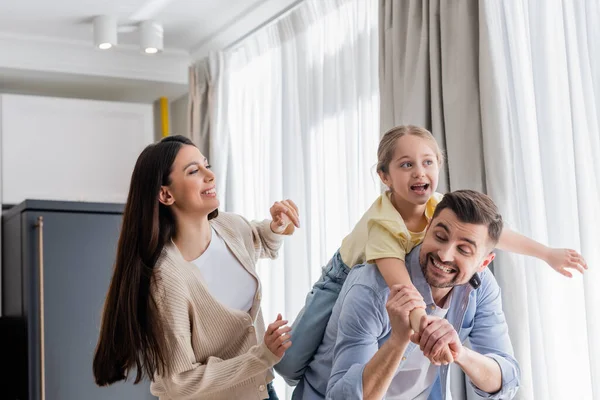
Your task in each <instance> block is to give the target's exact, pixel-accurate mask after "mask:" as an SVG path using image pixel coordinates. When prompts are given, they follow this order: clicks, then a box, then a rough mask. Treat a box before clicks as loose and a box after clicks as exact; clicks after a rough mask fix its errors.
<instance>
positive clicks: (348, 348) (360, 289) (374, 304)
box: [292, 246, 520, 400]
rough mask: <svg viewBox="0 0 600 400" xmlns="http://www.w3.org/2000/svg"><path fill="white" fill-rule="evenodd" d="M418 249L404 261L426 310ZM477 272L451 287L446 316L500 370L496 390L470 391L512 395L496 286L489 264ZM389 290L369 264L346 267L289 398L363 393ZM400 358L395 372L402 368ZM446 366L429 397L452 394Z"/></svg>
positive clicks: (386, 327)
mask: <svg viewBox="0 0 600 400" xmlns="http://www.w3.org/2000/svg"><path fill="white" fill-rule="evenodd" d="M420 249H421V246H417V247H415V248H414V249H413V251H411V252H410V253H409V254H408V255H407V257H406V266H407V269H408V273H409V275H410V277H411V281H412V283H413V285H415V287H416V288H417V290H418V291H419V292H420V293H421V295H422V296H423V299H424V300H425V303H426V304H427V305H428V307H427V312H428V313H429V312H430V310H431V307H430V306H431V305H434V301H433V298H432V295H431V288H430V287H429V285H428V284H427V282H426V281H425V277H424V276H423V272H422V270H421V267H420V265H419V252H420ZM479 277H480V278H481V286H480V287H479V288H478V289H476V290H474V289H473V288H472V287H471V286H470V285H468V284H467V285H461V286H456V287H454V288H453V289H452V290H453V292H452V297H451V300H450V307H449V310H448V313H447V315H446V319H447V320H448V322H450V323H451V324H452V326H454V328H455V329H456V331H457V332H458V335H459V337H460V340H461V341H462V342H465V341H466V340H467V339H469V342H470V347H471V348H472V349H473V350H475V351H476V352H478V353H480V354H483V355H485V356H488V357H490V358H492V359H494V360H495V361H496V362H497V363H498V365H499V366H500V369H501V370H502V388H501V389H500V391H499V392H496V393H486V392H483V391H482V390H480V389H479V388H477V387H476V386H474V385H473V388H474V389H475V392H476V393H477V394H478V395H479V396H481V397H483V398H488V399H507V398H512V397H513V396H514V395H515V393H516V392H517V389H518V387H519V381H520V369H519V364H518V363H517V361H516V360H515V358H514V357H513V348H512V344H511V342H510V338H509V336H508V327H507V325H506V320H505V318H504V313H503V311H502V299H501V296H500V288H499V287H498V283H497V282H496V279H495V278H494V276H493V275H492V274H491V272H489V270H487V269H486V270H484V271H483V272H481V273H480V274H479ZM389 292H390V291H389V288H388V286H387V284H386V282H385V280H384V279H383V277H382V276H381V274H380V273H379V271H378V270H377V267H376V266H375V265H373V264H365V265H357V266H355V267H354V268H352V270H351V271H350V274H349V275H348V278H347V279H346V282H345V283H344V286H343V287H342V290H341V292H340V295H339V298H338V300H337V302H336V304H335V306H334V308H333V312H332V315H331V319H330V320H329V323H328V325H327V329H326V331H325V337H324V338H323V342H322V343H321V345H320V347H319V349H318V351H317V353H316V354H315V357H314V359H313V361H312V362H311V363H310V365H309V367H308V369H307V371H306V373H305V375H304V378H303V379H302V380H301V381H300V383H299V384H298V386H297V388H296V390H295V391H294V394H293V397H292V398H293V399H294V400H298V399H304V400H312V399H324V398H327V399H343V400H347V399H362V398H363V394H362V389H363V388H362V374H363V370H364V368H365V365H366V364H367V363H368V362H369V361H370V360H371V358H372V357H373V355H374V354H375V353H376V352H377V350H378V349H379V348H380V347H381V346H382V345H383V344H384V343H385V341H386V340H387V339H388V338H389V336H390V333H391V325H390V321H389V318H388V313H387V310H386V308H385V304H386V302H387V298H388V295H389ZM413 351H421V350H420V349H419V348H418V347H417V345H415V344H414V343H410V344H409V345H408V347H407V349H406V351H405V354H404V355H405V358H406V357H408V355H410V353H411V352H413ZM403 362H404V361H402V362H401V363H400V365H399V368H398V369H397V371H396V374H402V365H403ZM448 371H449V368H448V366H441V367H439V368H438V375H437V378H436V381H435V383H434V384H433V386H432V388H431V392H430V395H429V399H430V400H439V399H444V400H445V399H451V398H452V396H451V395H450V382H449V380H448V376H449V374H448ZM471 385H472V383H471Z"/></svg>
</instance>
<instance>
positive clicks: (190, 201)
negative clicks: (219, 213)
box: [159, 145, 219, 215]
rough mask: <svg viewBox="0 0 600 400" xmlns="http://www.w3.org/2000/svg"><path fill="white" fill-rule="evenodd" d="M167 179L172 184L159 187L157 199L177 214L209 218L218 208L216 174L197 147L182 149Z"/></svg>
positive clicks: (183, 147) (184, 147) (187, 146)
mask: <svg viewBox="0 0 600 400" xmlns="http://www.w3.org/2000/svg"><path fill="white" fill-rule="evenodd" d="M169 177H170V180H171V182H170V183H169V185H167V186H163V187H161V191H160V194H159V199H160V201H161V202H162V203H163V204H165V205H168V206H171V207H173V208H172V209H173V211H174V212H175V213H176V214H195V215H208V214H210V213H211V212H213V211H214V210H216V209H217V208H218V207H219V200H218V199H217V192H216V185H215V174H214V173H213V172H212V171H211V170H210V165H209V164H208V161H207V160H206V157H204V156H203V155H202V153H200V150H198V148H197V147H195V146H189V145H185V146H182V147H181V149H180V150H179V152H178V153H177V156H176V157H175V161H174V162H173V166H172V167H171V174H170V175H169Z"/></svg>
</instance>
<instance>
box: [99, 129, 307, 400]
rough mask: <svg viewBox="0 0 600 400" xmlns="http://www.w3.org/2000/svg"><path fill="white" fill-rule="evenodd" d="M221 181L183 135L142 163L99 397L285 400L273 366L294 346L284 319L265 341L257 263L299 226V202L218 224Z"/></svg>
mask: <svg viewBox="0 0 600 400" xmlns="http://www.w3.org/2000/svg"><path fill="white" fill-rule="evenodd" d="M218 206H219V201H218V200H217V197H216V190H215V175H214V174H213V173H212V171H211V170H210V166H209V165H208V163H207V161H206V158H205V157H204V156H203V155H202V154H201V153H200V151H199V150H198V148H196V147H195V146H194V145H193V143H192V142H191V141H190V140H189V139H186V138H185V137H182V136H171V137H167V138H165V139H163V140H162V141H160V142H159V143H157V144H153V145H150V146H148V147H146V149H145V150H144V151H143V152H142V153H141V155H140V156H139V158H138V160H137V163H136V165H135V168H134V170H133V175H132V178H131V186H130V189H129V196H128V198H127V203H126V205H125V211H124V214H123V225H122V230H121V236H120V238H119V243H118V249H117V260H116V264H115V268H114V272H113V277H112V280H111V284H110V287H109V290H108V295H107V298H106V302H105V305H104V313H103V317H102V327H101V331H100V337H99V340H98V345H97V348H96V354H95V357H94V365H93V370H94V376H95V379H96V383H97V384H98V385H100V386H103V385H110V384H112V383H114V382H117V381H120V380H125V379H127V378H128V376H129V374H130V373H131V372H132V370H133V369H134V368H135V370H136V378H135V383H138V382H139V381H140V380H141V379H142V378H143V377H144V376H146V377H148V378H149V379H151V380H152V381H153V382H152V384H151V392H152V393H153V394H154V395H156V396H159V397H160V399H183V398H186V399H189V398H202V399H276V398H277V396H276V394H275V393H274V391H273V389H272V386H271V384H270V382H271V380H272V379H273V374H272V372H271V368H272V366H273V365H274V364H275V363H276V362H277V361H278V360H279V359H280V358H281V357H282V356H283V354H284V352H285V351H286V350H287V349H288V348H289V346H290V345H291V343H290V342H289V341H287V342H285V343H284V341H285V339H286V335H285V333H287V332H288V331H289V329H290V328H289V327H287V326H285V324H286V323H287V321H284V320H282V318H281V315H279V316H278V318H277V320H276V321H275V322H273V323H272V324H271V325H269V327H268V329H267V330H266V332H265V328H264V323H263V318H262V314H261V310H260V299H261V285H260V281H259V280H258V276H257V275H256V271H255V264H256V262H257V260H258V258H261V257H269V258H275V257H276V256H277V252H278V250H279V247H280V246H281V243H282V238H283V236H281V235H291V234H292V233H293V232H294V225H295V226H299V223H298V210H297V209H296V206H295V205H294V203H293V202H292V201H291V200H286V201H282V202H277V203H275V204H274V205H273V207H271V210H270V211H271V215H272V217H273V220H272V221H268V220H265V221H263V222H251V223H250V222H248V221H246V220H245V219H244V218H242V217H240V216H238V215H235V214H230V213H219V212H218V210H217V208H218Z"/></svg>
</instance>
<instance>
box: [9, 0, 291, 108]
mask: <svg viewBox="0 0 600 400" xmlns="http://www.w3.org/2000/svg"><path fill="white" fill-rule="evenodd" d="M299 2H300V1H299V0H102V1H100V0H54V1H48V0H12V1H11V0H7V1H0V54H2V55H3V56H2V57H0V92H2V91H4V92H7V91H8V92H19V91H23V92H27V93H30V92H32V91H33V92H35V90H36V89H35V88H36V87H38V86H39V87H44V88H45V90H46V91H50V92H52V91H53V90H57V89H59V88H61V87H69V86H73V85H74V86H73V87H74V88H75V90H78V89H77V88H81V87H83V86H85V84H86V82H85V78H86V77H90V81H89V85H88V86H89V88H87V89H86V90H88V89H89V90H91V91H97V92H98V93H100V92H101V93H103V94H102V96H103V97H106V96H107V95H108V94H109V93H110V87H112V86H111V85H116V86H115V90H116V89H118V90H117V91H120V92H121V95H120V97H123V94H122V92H123V87H128V88H129V89H130V90H134V89H133V88H140V87H146V89H145V91H146V92H147V93H146V94H144V95H140V96H137V95H134V96H130V97H132V98H140V99H141V98H145V97H146V96H153V95H154V94H153V93H154V92H152V91H151V90H150V91H148V89H147V86H148V85H150V86H151V85H153V82H155V83H156V92H157V93H165V92H168V93H170V94H171V95H173V93H180V94H184V93H185V92H186V88H187V67H188V66H189V65H190V63H192V62H193V61H194V60H198V59H201V58H203V57H205V56H206V55H207V54H208V52H209V51H212V50H220V49H223V48H225V47H227V46H228V45H230V44H232V43H234V42H236V41H237V40H238V39H239V38H241V37H243V36H245V35H246V34H248V33H249V32H252V31H254V30H255V29H257V28H258V27H260V26H262V25H263V24H265V23H266V22H268V21H270V20H272V19H273V18H274V17H276V16H277V15H280V14H281V13H282V12H284V11H286V10H288V9H289V8H290V7H293V6H294V5H295V4H297V3H299ZM98 15H111V16H116V17H117V18H118V21H119V26H120V33H119V45H118V47H117V48H114V49H110V50H107V51H101V50H98V49H95V48H94V47H93V31H92V19H93V18H94V17H95V16H98ZM149 19H152V20H156V21H158V22H160V23H162V24H163V28H164V52H163V53H160V54H156V55H147V54H143V53H142V52H141V51H140V49H139V47H138V43H139V40H138V33H137V30H136V29H135V27H136V26H137V24H138V23H139V22H140V21H143V20H149ZM21 72H22V74H21ZM20 74H21V75H20ZM70 76H73V79H70V78H69V77H70ZM103 79H104V80H105V81H106V82H105V83H106V85H105V87H102V84H100V85H99V82H102V80H103ZM125 81H137V82H133V83H131V82H130V83H127V84H125V83H126V82H125ZM170 85H171V86H170ZM21 86H22V89H20V87H21ZM65 91H66V92H69V90H63V92H65ZM43 94H47V93H43ZM50 95H51V93H50ZM136 96H137V97H136ZM109 97H110V96H109ZM125 97H127V96H125ZM148 100H150V99H148Z"/></svg>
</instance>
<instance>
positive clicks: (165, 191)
mask: <svg viewBox="0 0 600 400" xmlns="http://www.w3.org/2000/svg"><path fill="white" fill-rule="evenodd" d="M158 201H160V202H161V203H162V204H164V205H165V206H170V205H172V204H173V203H175V198H173V196H172V195H171V192H170V191H169V188H167V187H166V186H161V187H160V191H159V192H158Z"/></svg>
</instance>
